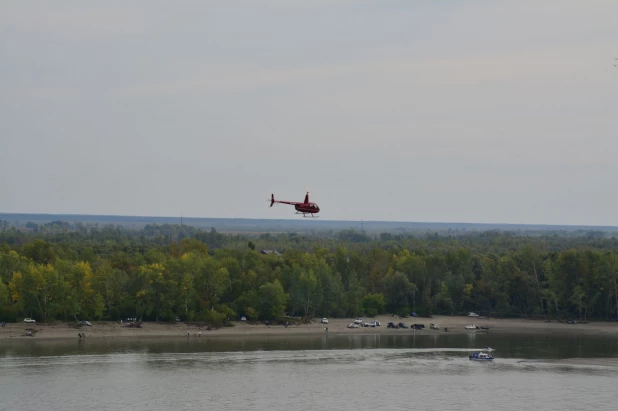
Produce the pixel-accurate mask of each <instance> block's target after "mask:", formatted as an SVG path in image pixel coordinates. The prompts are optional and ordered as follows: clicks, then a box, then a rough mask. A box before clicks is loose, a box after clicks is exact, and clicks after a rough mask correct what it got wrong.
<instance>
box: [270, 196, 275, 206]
mask: <svg viewBox="0 0 618 411" xmlns="http://www.w3.org/2000/svg"><path fill="white" fill-rule="evenodd" d="M273 204H275V195H274V194H271V195H270V206H271V207H272V206H273Z"/></svg>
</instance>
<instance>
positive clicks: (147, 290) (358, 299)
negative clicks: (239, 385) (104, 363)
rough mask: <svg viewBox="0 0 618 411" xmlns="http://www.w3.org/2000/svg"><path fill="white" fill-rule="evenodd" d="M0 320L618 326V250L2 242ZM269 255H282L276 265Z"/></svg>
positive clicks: (336, 242)
mask: <svg viewBox="0 0 618 411" xmlns="http://www.w3.org/2000/svg"><path fill="white" fill-rule="evenodd" d="M0 244H2V245H0V280H1V281H0V319H1V320H4V321H16V320H21V319H22V318H23V317H24V316H29V317H33V318H36V319H37V320H39V321H52V320H64V321H66V320H74V319H91V320H92V319H110V320H117V319H120V318H125V317H138V318H142V319H144V320H157V321H170V320H174V319H175V318H176V317H180V318H182V319H183V320H190V321H193V320H195V321H198V320H199V321H207V322H211V323H221V322H224V321H226V319H228V318H229V319H233V318H238V317H239V316H242V315H244V316H246V317H248V318H249V319H250V320H266V319H269V320H277V319H282V318H283V317H284V316H285V315H286V313H287V314H288V315H290V316H333V317H342V316H359V315H375V314H378V313H385V312H389V313H399V314H409V313H410V312H417V313H420V314H438V313H442V314H457V313H465V312H467V311H477V312H482V313H487V314H490V313H492V314H494V315H498V316H538V317H553V318H575V319H590V318H599V319H615V318H616V317H617V316H618V252H617V251H618V240H616V239H615V238H603V237H602V236H598V235H594V233H593V234H592V235H587V236H581V237H572V236H564V237H562V236H558V235H551V236H546V237H538V236H537V237H526V236H521V235H513V234H509V233H498V232H483V233H472V234H467V235H458V236H440V235H437V234H433V233H428V234H426V235H424V236H422V237H415V236H408V235H404V234H400V235H397V234H392V233H384V234H381V235H375V236H374V235H367V234H366V233H363V232H356V231H353V230H345V231H341V232H337V233H329V234H328V235H299V234H280V235H273V234H265V235H262V236H257V237H252V238H248V237H244V236H241V235H233V236H229V235H225V234H221V233H218V232H216V231H215V230H210V231H201V230H195V229H193V228H191V227H182V228H180V227H178V226H156V225H152V226H147V227H146V228H145V229H143V230H140V231H131V230H124V229H122V228H121V227H117V226H108V227H103V228H98V227H97V228H93V227H90V228H87V227H79V229H77V230H67V229H61V230H49V231H47V232H46V231H45V230H37V232H36V233H34V232H30V233H24V232H20V231H17V230H4V232H1V233H0ZM263 249H276V250H279V251H282V255H277V254H276V253H273V254H269V255H263V254H262V253H260V251H261V250H263Z"/></svg>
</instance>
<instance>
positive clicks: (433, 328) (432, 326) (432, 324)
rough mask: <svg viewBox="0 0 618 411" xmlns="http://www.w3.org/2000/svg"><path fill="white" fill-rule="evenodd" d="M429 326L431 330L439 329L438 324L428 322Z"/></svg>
mask: <svg viewBox="0 0 618 411" xmlns="http://www.w3.org/2000/svg"><path fill="white" fill-rule="evenodd" d="M429 328H430V329H432V330H439V329H440V327H439V326H438V324H434V323H431V324H429Z"/></svg>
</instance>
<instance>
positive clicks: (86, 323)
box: [79, 320, 92, 326]
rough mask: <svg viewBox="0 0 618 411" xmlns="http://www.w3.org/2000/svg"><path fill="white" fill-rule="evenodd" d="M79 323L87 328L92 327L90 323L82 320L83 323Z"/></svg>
mask: <svg viewBox="0 0 618 411" xmlns="http://www.w3.org/2000/svg"><path fill="white" fill-rule="evenodd" d="M79 323H80V324H81V325H88V326H92V324H90V321H86V320H84V321H80V322H79Z"/></svg>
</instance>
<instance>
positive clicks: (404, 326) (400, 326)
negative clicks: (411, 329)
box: [398, 323, 408, 328]
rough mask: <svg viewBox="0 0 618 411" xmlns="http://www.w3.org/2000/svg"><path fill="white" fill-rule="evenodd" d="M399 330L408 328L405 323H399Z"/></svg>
mask: <svg viewBox="0 0 618 411" xmlns="http://www.w3.org/2000/svg"><path fill="white" fill-rule="evenodd" d="M398 325H399V328H408V326H407V325H406V324H405V323H399V324H398Z"/></svg>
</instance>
